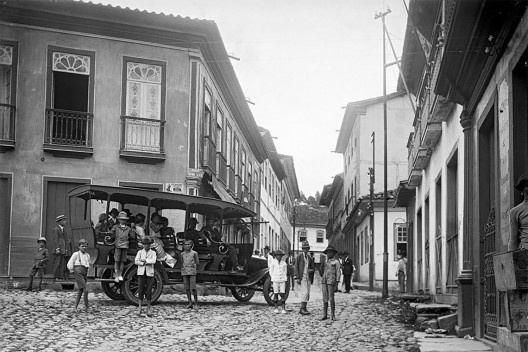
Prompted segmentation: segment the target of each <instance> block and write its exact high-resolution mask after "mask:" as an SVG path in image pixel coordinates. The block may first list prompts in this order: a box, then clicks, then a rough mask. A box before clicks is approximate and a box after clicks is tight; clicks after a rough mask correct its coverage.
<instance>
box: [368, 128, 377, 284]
mask: <svg viewBox="0 0 528 352" xmlns="http://www.w3.org/2000/svg"><path fill="white" fill-rule="evenodd" d="M375 166H376V133H375V132H372V167H369V176H370V205H369V208H370V214H369V215H370V236H369V240H370V258H369V291H374V279H375V276H376V264H375V263H374V182H376V179H375V176H374V168H375Z"/></svg>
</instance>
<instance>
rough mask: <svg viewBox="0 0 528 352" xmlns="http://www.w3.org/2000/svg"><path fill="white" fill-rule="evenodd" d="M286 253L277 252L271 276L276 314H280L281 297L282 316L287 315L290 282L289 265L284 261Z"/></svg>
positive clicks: (270, 270) (270, 271)
mask: <svg viewBox="0 0 528 352" xmlns="http://www.w3.org/2000/svg"><path fill="white" fill-rule="evenodd" d="M283 256H284V252H283V251H281V250H280V249H277V250H276V251H275V259H273V260H272V261H271V262H270V266H269V275H270V277H271V282H272V283H273V301H274V302H275V313H278V312H279V295H280V298H281V300H280V302H281V303H280V305H281V306H282V314H286V281H287V280H288V265H287V264H286V262H285V261H283V260H282V257H283Z"/></svg>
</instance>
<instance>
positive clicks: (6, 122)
mask: <svg viewBox="0 0 528 352" xmlns="http://www.w3.org/2000/svg"><path fill="white" fill-rule="evenodd" d="M15 110H16V107H15V105H13V104H3V103H0V141H8V142H14V141H15Z"/></svg>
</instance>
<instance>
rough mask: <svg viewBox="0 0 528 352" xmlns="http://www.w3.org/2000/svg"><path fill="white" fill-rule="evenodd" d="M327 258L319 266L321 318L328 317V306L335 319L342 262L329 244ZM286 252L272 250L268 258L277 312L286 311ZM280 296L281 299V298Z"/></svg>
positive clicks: (326, 250)
mask: <svg viewBox="0 0 528 352" xmlns="http://www.w3.org/2000/svg"><path fill="white" fill-rule="evenodd" d="M323 253H324V254H326V260H325V261H324V262H323V263H321V265H320V266H319V274H320V275H321V289H322V293H323V316H322V318H321V320H326V319H328V306H329V305H330V314H331V319H332V321H334V320H335V299H334V292H335V291H336V288H337V285H338V283H339V281H340V276H341V263H340V262H339V260H338V259H337V258H335V256H336V254H337V250H336V249H335V248H334V247H333V246H328V248H326V249H325V251H324V252H323ZM283 257H284V252H283V251H282V250H280V249H278V250H276V251H274V252H272V254H271V255H270V256H269V259H268V268H269V275H270V277H271V282H272V284H273V301H274V303H275V309H274V312H275V313H279V307H281V310H280V312H281V313H282V314H285V313H286V282H287V281H288V264H286V262H285V261H283V260H282V258H283ZM279 296H280V300H279Z"/></svg>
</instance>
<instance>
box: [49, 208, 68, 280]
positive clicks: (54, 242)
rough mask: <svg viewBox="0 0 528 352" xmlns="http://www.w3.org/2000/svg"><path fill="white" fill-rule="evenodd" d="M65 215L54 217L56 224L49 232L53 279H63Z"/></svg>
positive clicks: (64, 268)
mask: <svg viewBox="0 0 528 352" xmlns="http://www.w3.org/2000/svg"><path fill="white" fill-rule="evenodd" d="M67 219H68V218H67V217H66V216H65V215H59V216H57V217H56V218H55V222H56V223H57V226H55V228H54V229H53V231H52V233H51V246H52V251H53V277H54V279H55V281H63V280H64V272H65V270H66V262H65V261H64V257H65V256H66V236H67V234H66V229H65V228H64V227H65V226H66V220H67Z"/></svg>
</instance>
